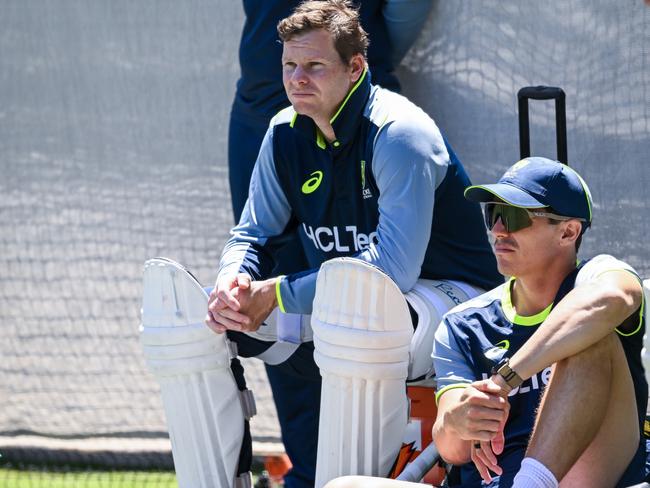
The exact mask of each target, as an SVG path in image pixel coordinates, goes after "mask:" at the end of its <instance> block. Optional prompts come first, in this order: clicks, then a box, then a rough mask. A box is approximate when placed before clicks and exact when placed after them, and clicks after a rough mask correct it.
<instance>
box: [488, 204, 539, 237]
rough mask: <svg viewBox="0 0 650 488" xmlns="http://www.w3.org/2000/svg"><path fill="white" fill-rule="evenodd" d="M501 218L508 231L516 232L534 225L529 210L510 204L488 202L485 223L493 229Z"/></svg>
mask: <svg viewBox="0 0 650 488" xmlns="http://www.w3.org/2000/svg"><path fill="white" fill-rule="evenodd" d="M499 218H501V223H502V224H503V226H504V227H505V229H506V232H516V231H518V230H521V229H525V228H526V227H529V226H530V225H532V223H533V221H532V220H531V218H530V216H529V215H528V212H526V210H524V209H523V208H519V207H512V206H510V205H500V204H496V203H488V204H486V205H485V225H486V226H487V228H488V229H490V230H492V227H494V224H496V222H497V219H499Z"/></svg>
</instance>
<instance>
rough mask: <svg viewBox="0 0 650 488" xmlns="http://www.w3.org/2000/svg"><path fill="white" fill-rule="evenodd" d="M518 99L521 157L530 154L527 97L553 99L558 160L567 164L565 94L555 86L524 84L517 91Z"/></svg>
mask: <svg viewBox="0 0 650 488" xmlns="http://www.w3.org/2000/svg"><path fill="white" fill-rule="evenodd" d="M517 99H518V101H519V154H520V157H521V159H524V158H526V157H528V156H530V124H529V121H528V99H532V100H555V138H556V141H557V159H558V161H560V162H562V163H564V164H569V163H568V157H567V137H566V103H565V100H566V95H565V94H564V90H562V88H558V87H555V86H525V87H524V88H522V89H521V90H519V92H518V93H517Z"/></svg>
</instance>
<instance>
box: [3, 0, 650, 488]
mask: <svg viewBox="0 0 650 488" xmlns="http://www.w3.org/2000/svg"><path fill="white" fill-rule="evenodd" d="M433 5H434V7H433V11H432V13H431V17H430V18H429V21H428V23H427V25H426V27H425V30H424V32H423V33H422V35H421V37H420V39H419V40H418V42H417V44H416V45H415V46H414V48H413V49H412V51H411V53H410V54H409V56H408V57H407V58H406V60H405V62H404V63H403V64H402V66H401V67H400V68H399V74H400V77H401V79H402V80H403V84H404V88H405V90H404V91H405V93H406V94H407V95H408V96H409V97H411V98H412V99H413V100H414V101H416V102H417V103H418V104H419V105H421V106H422V107H423V108H425V110H427V112H429V113H430V114H431V115H432V116H433V117H434V118H435V119H436V120H437V121H438V123H439V125H440V126H441V128H442V129H443V131H444V132H445V134H446V136H447V137H448V138H449V140H450V141H451V143H452V145H453V146H454V147H455V149H456V150H457V152H458V153H459V156H460V157H461V160H463V162H464V163H465V165H466V167H467V169H468V171H469V173H470V175H471V177H472V179H473V180H474V181H475V182H484V181H490V180H493V179H494V178H496V177H498V176H499V175H500V173H501V172H502V171H503V170H504V168H505V167H507V166H508V165H509V164H511V163H512V162H514V161H516V160H517V159H518V139H517V119H516V97H515V95H516V92H517V90H518V89H519V88H520V87H521V86H525V85H537V84H548V85H555V86H561V87H563V88H564V90H565V91H566V93H567V125H568V128H569V160H570V162H571V163H572V165H573V166H574V167H575V168H576V169H577V170H578V171H579V172H581V174H582V175H583V176H584V177H585V179H586V180H587V181H588V182H589V184H590V186H591V190H592V193H593V195H594V202H595V215H596V219H595V225H594V229H593V230H591V231H590V232H589V234H588V235H587V236H586V239H585V243H584V244H583V250H584V252H585V254H586V255H589V254H594V253H596V252H609V253H612V254H615V255H617V256H619V257H621V258H623V259H625V260H627V261H628V262H630V264H632V265H633V266H635V267H636V268H637V270H638V271H639V272H640V273H641V275H642V276H645V277H647V276H649V275H650V259H649V257H650V256H649V255H648V251H647V246H646V245H645V242H647V241H648V238H649V237H650V227H649V224H648V219H647V218H646V214H647V211H648V199H647V198H645V197H644V195H645V189H646V188H648V186H649V184H650V169H649V167H648V165H647V154H648V149H649V148H648V139H647V134H648V133H650V127H649V124H650V122H649V121H648V120H649V119H648V114H649V112H650V56H649V49H650V48H649V46H650V22H649V21H650V8H646V7H645V6H644V5H643V2H641V1H637V0H626V1H619V2H605V1H601V2H594V1H591V0H570V1H562V2H560V1H555V2H551V3H548V2H533V1H530V0H527V1H518V0H508V1H497V0H491V1H490V0H488V1H485V2H481V3H480V4H478V3H475V2H471V1H469V0H462V1H457V2H437V1H436V2H434V4H433ZM0 10H1V14H0V168H1V169H2V172H1V175H2V176H1V177H0V250H1V252H0V327H1V330H2V332H3V340H2V341H0V358H2V360H1V361H0V378H2V380H0V400H1V401H2V408H1V409H0V454H2V457H0V463H1V464H2V465H3V466H5V468H4V469H3V470H1V471H0V487H2V486H7V487H10V486H11V487H13V486H21V485H19V481H18V479H19V478H18V477H19V476H23V474H22V473H20V472H18V471H15V468H21V469H26V468H30V469H34V467H35V466H36V467H38V468H37V470H36V471H32V475H31V480H32V483H33V484H30V485H29V486H58V485H56V484H55V483H58V481H56V480H58V478H57V477H58V476H63V475H64V474H65V473H68V472H70V476H77V475H79V470H87V469H93V470H102V469H109V470H115V469H127V470H135V469H154V468H155V469H170V467H171V456H170V454H169V445H168V440H167V434H166V427H165V422H164V416H163V412H162V408H161V401H160V395H159V390H158V386H157V385H156V383H155V381H154V380H153V378H152V377H151V376H150V375H149V374H148V372H147V371H146V368H145V366H144V362H143V359H142V354H141V349H140V345H139V343H138V330H137V328H138V322H139V308H140V294H141V270H142V263H143V262H144V260H145V259H147V258H150V257H153V256H159V255H163V256H167V257H170V258H172V259H174V260H176V261H178V262H180V263H183V264H184V265H186V266H187V267H189V268H190V269H191V270H192V272H193V273H194V274H195V275H196V276H197V277H198V278H199V280H200V281H201V282H203V283H206V284H207V283H210V282H211V281H212V280H213V279H214V274H215V267H216V263H217V261H218V256H219V253H220V250H221V248H222V246H223V243H224V241H225V239H226V237H227V231H228V228H229V227H230V225H231V223H232V221H231V214H230V203H229V192H228V183H227V170H226V157H225V154H226V133H227V117H228V112H229V107H230V101H231V100H232V95H233V90H234V84H235V80H236V77H237V75H238V68H237V57H236V53H237V43H238V40H239V34H240V29H241V25H242V21H243V15H242V12H241V7H240V6H239V5H238V4H236V3H234V2H226V1H224V0H220V1H218V2H212V1H207V0H192V1H188V2H183V3H178V2H172V1H171V0H165V1H154V0H144V1H139V2H130V1H127V0H116V1H113V2H83V1H76V0H64V1H57V0H45V1H43V2H39V4H38V7H37V6H36V5H35V4H34V3H33V2H22V1H19V0H10V1H7V2H3V5H2V7H1V8H0ZM553 121H554V117H553V114H552V104H544V103H531V127H532V134H531V139H532V152H533V154H547V155H548V154H550V155H554V154H555V146H554V137H555V136H554V125H553ZM621 215H625V219H622V218H621ZM246 371H247V379H248V382H249V384H251V385H252V387H253V389H254V390H255V393H256V396H257V399H258V411H259V414H258V416H257V417H256V418H255V419H254V420H253V434H254V439H255V442H256V449H257V452H258V453H259V452H265V451H272V450H274V449H279V430H278V427H277V420H276V418H275V411H274V407H273V404H272V399H271V396H270V392H269V389H268V387H267V386H266V382H265V376H264V373H263V368H262V367H261V365H260V364H258V363H255V362H251V361H247V362H246ZM150 442H158V443H157V444H150ZM10 468H11V469H10ZM73 471H74V472H76V473H72V472H73ZM48 473H49V474H48ZM122 475H123V478H119V475H118V474H116V475H115V477H114V478H113V479H112V481H110V482H106V484H104V485H101V486H166V485H165V484H164V483H167V481H166V478H164V479H163V478H161V477H159V476H163V475H158V474H152V475H151V476H152V478H151V479H150V480H149V481H147V480H146V479H145V478H141V477H140V475H136V474H132V473H131V472H125V473H122ZM48 476H49V477H48ZM89 476H90V475H89ZM120 479H123V480H128V481H124V483H131V484H128V485H127V484H124V485H122V484H120V483H122V481H120ZM89 483H90V482H89ZM147 483H148V484H147ZM66 486H68V485H66ZM71 486H76V485H71ZM79 486H86V485H82V484H80V485H79ZM88 486H92V484H89V485H88Z"/></svg>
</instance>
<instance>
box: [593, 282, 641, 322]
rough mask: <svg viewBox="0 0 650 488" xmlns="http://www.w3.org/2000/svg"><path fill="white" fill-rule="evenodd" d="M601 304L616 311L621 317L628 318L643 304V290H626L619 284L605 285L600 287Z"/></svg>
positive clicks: (622, 318)
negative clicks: (618, 285)
mask: <svg viewBox="0 0 650 488" xmlns="http://www.w3.org/2000/svg"><path fill="white" fill-rule="evenodd" d="M600 292H601V293H600V300H599V301H600V305H601V307H602V308H603V309H608V310H612V311H615V313H616V314H617V315H618V316H619V317H620V318H621V320H624V319H626V318H627V317H629V316H630V315H631V314H632V313H634V312H635V311H636V310H638V308H639V307H640V306H641V302H642V300H643V291H642V290H641V288H640V287H639V288H638V289H632V290H626V289H623V288H620V287H617V286H612V285H608V286H604V287H602V288H601V289H600Z"/></svg>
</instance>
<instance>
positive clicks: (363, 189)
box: [361, 159, 372, 200]
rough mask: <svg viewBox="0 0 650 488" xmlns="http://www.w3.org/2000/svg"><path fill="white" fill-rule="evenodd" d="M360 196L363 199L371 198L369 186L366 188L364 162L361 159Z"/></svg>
mask: <svg viewBox="0 0 650 488" xmlns="http://www.w3.org/2000/svg"><path fill="white" fill-rule="evenodd" d="M361 196H362V197H363V199H364V200H365V199H366V198H372V192H371V191H370V188H366V162H365V161H364V160H363V159H362V160H361Z"/></svg>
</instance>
